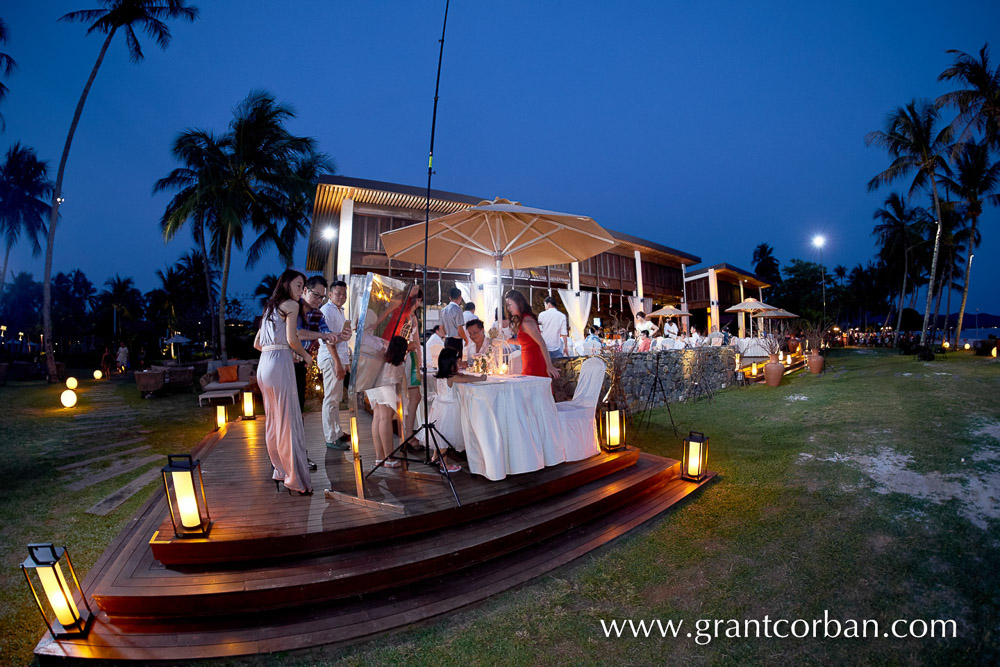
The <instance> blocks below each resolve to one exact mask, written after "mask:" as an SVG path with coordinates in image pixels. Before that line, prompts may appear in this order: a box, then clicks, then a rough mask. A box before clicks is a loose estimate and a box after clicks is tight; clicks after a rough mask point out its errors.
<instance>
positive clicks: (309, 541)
mask: <svg viewBox="0 0 1000 667" xmlns="http://www.w3.org/2000/svg"><path fill="white" fill-rule="evenodd" d="M639 453H640V452H639V450H637V449H632V448H630V449H628V450H626V451H625V452H623V453H622V454H621V455H619V456H615V457H613V458H607V459H605V460H604V461H602V462H601V463H599V464H596V465H591V466H587V467H584V468H581V469H580V470H576V471H574V472H572V473H570V474H568V475H565V476H562V477H558V478H556V479H553V480H550V481H549V482H546V483H544V484H539V485H536V486H527V487H524V488H522V489H518V490H516V491H512V492H510V493H507V494H503V495H501V496H495V497H491V498H487V499H484V500H480V501H477V502H474V503H470V504H467V505H462V506H461V507H446V508H442V509H440V510H437V511H435V512H426V513H423V514H415V515H400V516H399V517H398V518H395V519H390V520H389V521H381V522H379V523H377V524H365V525H361V526H354V527H351V528H344V529H340V530H332V531H322V532H316V533H307V534H299V535H285V536H271V537H259V538H247V539H242V540H226V541H213V540H211V539H207V540H178V539H171V538H167V539H160V540H157V541H155V542H150V547H151V548H152V550H153V557H154V558H156V560H158V561H160V562H161V563H163V564H164V565H168V566H169V565H201V564H212V563H232V562H238V561H267V560H270V559H285V558H288V557H300V556H309V555H314V554H323V553H330V552H334V551H343V550H347V549H355V548H358V547H363V546H368V545H374V544H379V543H382V542H385V541H389V540H393V539H398V538H399V537H403V536H409V535H417V534H420V533H425V532H432V531H435V530H439V529H441V528H446V527H450V526H454V525H458V524H462V523H467V522H471V521H477V520H481V519H482V518H484V517H487V516H491V515H495V514H498V513H502V512H506V511H509V510H510V509H511V508H513V507H523V506H525V505H529V504H531V503H534V502H538V501H539V500H543V499H545V498H550V497H553V496H556V495H559V494H561V493H565V492H567V491H569V490H572V489H574V488H577V487H580V486H583V485H585V484H588V483H590V482H592V481H594V480H597V479H601V478H603V477H607V476H609V475H613V474H615V473H617V472H618V471H620V470H623V469H625V468H628V467H631V466H633V465H635V462H636V461H638V459H639ZM331 502H332V501H331ZM160 535H161V537H162V536H163V532H162V531H161V533H160Z"/></svg>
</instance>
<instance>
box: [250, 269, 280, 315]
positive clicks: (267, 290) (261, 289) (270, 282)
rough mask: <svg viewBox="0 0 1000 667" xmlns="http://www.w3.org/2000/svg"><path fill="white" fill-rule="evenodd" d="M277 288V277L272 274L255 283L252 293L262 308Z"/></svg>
mask: <svg viewBox="0 0 1000 667" xmlns="http://www.w3.org/2000/svg"><path fill="white" fill-rule="evenodd" d="M277 286H278V276H276V275H274V274H273V273H269V274H267V275H266V276H264V277H263V278H261V279H260V282H259V283H257V288H256V289H255V290H254V291H253V295H254V296H255V297H257V300H258V301H259V302H260V305H261V307H262V308H263V307H264V304H265V303H267V300H268V299H270V298H271V295H272V294H274V288H275V287H277Z"/></svg>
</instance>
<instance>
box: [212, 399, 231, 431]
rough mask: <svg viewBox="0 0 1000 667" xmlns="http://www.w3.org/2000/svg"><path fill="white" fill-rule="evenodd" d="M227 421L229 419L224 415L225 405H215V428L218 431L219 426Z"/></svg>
mask: <svg viewBox="0 0 1000 667" xmlns="http://www.w3.org/2000/svg"><path fill="white" fill-rule="evenodd" d="M227 421H229V418H228V416H227V415H226V406H224V405H217V406H215V430H216V431H218V430H219V429H220V428H222V427H223V426H225V425H226V422H227Z"/></svg>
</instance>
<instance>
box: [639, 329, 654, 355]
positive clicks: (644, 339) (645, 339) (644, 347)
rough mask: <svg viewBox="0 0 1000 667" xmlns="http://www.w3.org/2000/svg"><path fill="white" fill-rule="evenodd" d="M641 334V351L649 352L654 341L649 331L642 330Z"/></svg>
mask: <svg viewBox="0 0 1000 667" xmlns="http://www.w3.org/2000/svg"><path fill="white" fill-rule="evenodd" d="M639 333H640V334H641V336H640V337H639V351H640V352H649V348H650V346H651V345H652V343H653V341H652V339H651V338H650V337H649V331H647V330H646V329H642V330H641V331H640V332H639Z"/></svg>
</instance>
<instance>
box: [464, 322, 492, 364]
mask: <svg viewBox="0 0 1000 667" xmlns="http://www.w3.org/2000/svg"><path fill="white" fill-rule="evenodd" d="M466 331H467V332H468V334H469V340H470V341H471V343H470V344H469V346H468V347H467V348H465V354H466V359H467V361H468V363H470V364H471V363H472V361H473V360H474V359H475V358H476V357H482V356H485V355H487V354H489V353H490V349H491V346H492V345H493V341H492V340H490V337H489V336H487V335H486V331H485V325H484V324H483V322H482V320H470V321H469V323H468V324H467V325H466Z"/></svg>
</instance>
